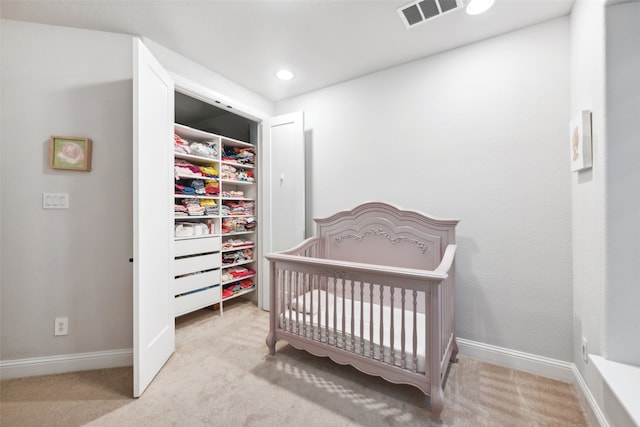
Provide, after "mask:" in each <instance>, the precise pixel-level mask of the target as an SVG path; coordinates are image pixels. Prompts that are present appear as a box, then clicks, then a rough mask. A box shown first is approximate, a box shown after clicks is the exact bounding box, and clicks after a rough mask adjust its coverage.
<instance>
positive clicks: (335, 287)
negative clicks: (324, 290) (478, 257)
mask: <svg viewBox="0 0 640 427" xmlns="http://www.w3.org/2000/svg"><path fill="white" fill-rule="evenodd" d="M337 301H338V282H337V280H336V278H335V277H334V278H333V344H334V345H338V313H337V310H338V304H337Z"/></svg>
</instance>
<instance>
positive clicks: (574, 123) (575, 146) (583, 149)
mask: <svg viewBox="0 0 640 427" xmlns="http://www.w3.org/2000/svg"><path fill="white" fill-rule="evenodd" d="M591 144H592V141H591V111H588V110H583V111H580V112H579V113H578V114H576V115H575V116H574V117H573V119H571V122H570V123H569V155H570V157H569V158H570V160H571V171H572V172H578V171H582V170H585V169H589V168H591V166H592V145H591Z"/></svg>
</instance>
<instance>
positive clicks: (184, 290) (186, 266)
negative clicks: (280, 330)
mask: <svg viewBox="0 0 640 427" xmlns="http://www.w3.org/2000/svg"><path fill="white" fill-rule="evenodd" d="M174 131H175V134H176V135H178V136H179V137H180V138H182V139H183V140H185V141H187V142H189V143H192V142H199V143H202V144H205V145H207V146H209V147H210V148H211V151H212V152H213V153H214V155H212V156H210V157H202V156H197V155H193V154H186V153H179V152H175V159H182V160H186V161H187V162H189V163H190V164H192V165H195V166H206V167H211V168H213V169H215V170H216V171H217V173H218V174H217V176H216V177H206V176H203V177H200V176H194V175H193V174H191V173H176V175H175V178H176V182H180V183H190V182H192V181H193V180H202V181H203V182H204V183H207V182H209V181H215V182H217V184H218V189H219V192H218V193H217V194H215V195H193V194H179V193H177V192H176V193H175V194H174V197H175V204H176V205H180V204H183V203H184V201H185V200H188V199H192V200H191V201H192V202H194V201H197V202H198V203H203V202H205V201H206V202H207V204H208V205H212V204H215V207H216V208H217V210H215V212H213V213H212V214H209V215H188V214H187V215H184V214H183V215H175V218H174V225H175V231H176V232H175V236H176V237H175V271H176V273H175V274H176V280H175V295H174V296H175V305H174V307H175V311H174V313H175V315H176V316H180V315H182V314H186V313H188V312H191V311H195V310H198V309H200V308H204V307H208V306H212V305H215V304H219V306H220V313H221V314H222V312H223V303H224V301H228V300H230V299H233V298H237V297H239V296H241V295H246V294H248V293H250V292H253V291H255V290H256V276H257V275H256V273H257V272H256V266H257V263H256V262H255V251H254V248H255V247H256V237H255V236H256V229H255V228H256V227H255V225H256V215H255V202H256V195H257V184H256V181H255V175H256V174H255V173H254V171H255V157H254V159H251V162H250V163H248V162H245V163H240V162H237V161H232V160H229V159H226V156H225V149H231V150H233V149H234V148H237V149H240V150H243V149H247V150H250V151H251V152H252V153H254V154H255V146H254V145H253V144H250V143H247V142H243V141H239V140H235V139H232V138H228V137H224V136H221V135H216V134H213V133H210V132H205V131H201V130H198V129H194V128H191V127H189V126H185V125H181V124H177V123H176V124H174ZM223 169H224V172H223ZM222 176H224V178H222ZM223 206H226V207H227V208H229V211H227V210H226V209H223ZM240 207H248V208H250V209H248V210H245V211H244V212H242V213H241V214H238V213H237V212H238V209H239V208H240ZM234 208H235V209H236V210H235V211H234ZM240 210H241V211H242V209H240ZM247 224H250V225H251V226H250V227H248V226H247ZM231 226H232V227H231ZM236 251H240V253H241V254H242V255H243V256H244V258H241V257H239V259H238V261H237V262H233V263H223V257H225V256H226V257H231V256H233V255H234V252H236ZM247 255H249V256H247ZM231 272H234V273H235V274H236V275H238V274H244V275H243V276H239V277H234V276H231V274H230V273H231ZM230 276H231V277H230ZM249 281H250V282H249ZM249 284H250V286H249ZM227 288H228V289H230V290H226V291H225V289H227Z"/></svg>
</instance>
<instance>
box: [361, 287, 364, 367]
mask: <svg viewBox="0 0 640 427" xmlns="http://www.w3.org/2000/svg"><path fill="white" fill-rule="evenodd" d="M360 354H361V355H362V356H364V283H362V282H360Z"/></svg>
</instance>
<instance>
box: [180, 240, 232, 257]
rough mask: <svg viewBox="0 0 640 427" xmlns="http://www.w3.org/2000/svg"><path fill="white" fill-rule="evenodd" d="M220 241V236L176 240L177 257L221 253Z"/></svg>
mask: <svg viewBox="0 0 640 427" xmlns="http://www.w3.org/2000/svg"><path fill="white" fill-rule="evenodd" d="M220 240H221V239H220V236H209V237H200V238H191V239H184V240H176V242H175V256H176V257H182V256H187V255H195V254H200V253H207V252H219V251H220Z"/></svg>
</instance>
